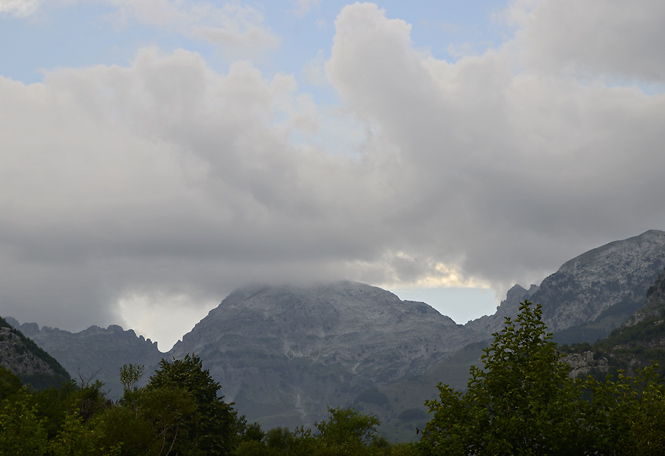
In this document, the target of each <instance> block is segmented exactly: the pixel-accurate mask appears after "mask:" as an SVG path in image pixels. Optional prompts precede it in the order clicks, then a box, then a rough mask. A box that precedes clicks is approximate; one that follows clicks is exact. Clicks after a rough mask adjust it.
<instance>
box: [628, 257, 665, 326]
mask: <svg viewBox="0 0 665 456" xmlns="http://www.w3.org/2000/svg"><path fill="white" fill-rule="evenodd" d="M663 318H665V270H663V271H662V272H661V273H660V275H659V276H658V279H657V280H656V283H654V285H653V286H652V287H650V288H649V289H648V290H647V300H646V303H645V304H644V307H642V308H641V309H640V310H638V311H637V312H635V313H634V314H633V315H632V316H631V317H630V318H629V319H628V321H627V322H626V323H625V326H635V325H637V324H638V323H641V322H643V321H647V320H654V323H660V320H662V319H663Z"/></svg>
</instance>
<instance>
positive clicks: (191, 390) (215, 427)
mask: <svg viewBox="0 0 665 456" xmlns="http://www.w3.org/2000/svg"><path fill="white" fill-rule="evenodd" d="M220 389H221V386H220V384H219V383H217V382H216V381H215V380H214V379H213V378H212V377H211V376H210V372H209V371H208V370H207V369H203V363H202V362H201V359H200V358H198V357H197V356H196V355H187V356H185V358H184V359H181V360H176V359H174V360H173V361H171V362H169V361H166V360H162V361H161V362H160V364H159V369H158V370H157V371H156V372H155V374H154V375H153V376H152V377H150V381H149V383H148V385H147V386H146V387H145V394H147V395H155V394H156V393H158V392H161V393H160V394H164V393H166V392H170V393H171V394H175V395H176V396H177V397H178V398H179V402H178V403H180V404H182V405H183V407H184V408H183V409H181V410H180V411H178V410H177V409H173V410H170V411H169V413H170V415H169V416H171V417H174V418H177V419H178V425H177V426H170V427H169V430H168V432H169V435H170V436H171V437H172V438H173V442H174V443H173V446H172V449H173V452H172V453H170V454H188V455H189V454H192V455H194V454H202V455H225V454H229V453H230V452H231V450H232V449H233V447H234V445H235V443H236V434H237V432H236V431H237V426H238V419H237V413H236V411H235V410H234V409H233V404H227V403H225V402H224V400H223V399H224V396H221V395H219V390H220ZM182 393H186V395H188V396H189V397H191V403H190V402H188V400H187V399H186V398H185V397H183V395H182ZM161 404H162V405H163V406H166V405H168V404H173V403H170V402H168V401H167V402H164V401H161ZM190 404H191V406H190ZM190 407H193V408H191V409H190ZM180 412H182V413H180ZM174 433H178V434H177V435H175V434H174Z"/></svg>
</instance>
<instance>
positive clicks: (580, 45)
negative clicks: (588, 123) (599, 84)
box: [504, 0, 665, 82]
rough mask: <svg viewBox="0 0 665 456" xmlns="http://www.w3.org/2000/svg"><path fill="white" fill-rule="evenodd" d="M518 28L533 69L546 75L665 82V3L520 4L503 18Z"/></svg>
mask: <svg viewBox="0 0 665 456" xmlns="http://www.w3.org/2000/svg"><path fill="white" fill-rule="evenodd" d="M504 18H505V19H506V20H507V21H508V22H509V23H511V24H512V25H516V26H519V27H520V29H519V32H518V44H519V46H520V47H521V49H522V51H523V52H524V53H525V55H526V58H527V59H528V60H529V64H530V65H532V66H534V67H539V68H541V69H542V70H544V71H548V72H552V71H556V72H558V71H565V72H569V73H570V72H572V73H578V74H579V73H583V74H585V75H587V76H590V75H592V76H599V75H608V76H611V77H620V78H627V79H628V80H632V79H637V80H645V81H661V82H662V80H663V79H664V78H665V62H663V57H662V49H661V46H660V43H662V42H663V41H664V40H665V28H663V26H662V24H663V20H665V4H663V3H662V2H652V1H650V0H638V1H633V2H630V4H629V5H628V4H626V3H625V2H622V1H621V0H611V1H605V0H590V1H585V2H582V3H580V2H576V1H574V0H562V1H561V0H541V1H538V2H534V1H532V0H519V1H516V2H514V3H513V4H512V5H511V7H510V8H508V9H507V11H506V12H505V13H504Z"/></svg>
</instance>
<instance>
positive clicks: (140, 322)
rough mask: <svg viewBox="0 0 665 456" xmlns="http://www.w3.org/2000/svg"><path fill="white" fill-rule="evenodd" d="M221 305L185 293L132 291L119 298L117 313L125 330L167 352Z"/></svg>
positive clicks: (217, 301) (217, 302)
mask: <svg viewBox="0 0 665 456" xmlns="http://www.w3.org/2000/svg"><path fill="white" fill-rule="evenodd" d="M217 305H219V300H213V299H198V298H197V299H193V298H192V297H190V296H188V295H185V294H167V293H154V294H149V293H130V294H127V295H125V296H124V297H122V298H120V299H119V300H118V301H117V304H116V312H117V314H118V317H119V318H120V319H121V320H122V322H123V327H124V329H125V330H127V329H133V330H134V332H136V334H137V335H140V336H143V337H145V338H146V339H151V340H152V341H153V342H158V348H159V350H160V351H161V352H167V351H169V350H170V349H171V348H172V347H173V345H175V343H176V342H178V340H180V339H182V336H184V335H185V334H186V333H188V332H189V331H190V330H191V329H192V328H193V327H194V326H195V325H196V324H197V323H198V322H199V321H201V319H203V318H204V317H205V316H206V315H207V314H208V312H209V311H210V310H211V309H213V308H215V307H216V306H217Z"/></svg>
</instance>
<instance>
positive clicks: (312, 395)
mask: <svg viewBox="0 0 665 456" xmlns="http://www.w3.org/2000/svg"><path fill="white" fill-rule="evenodd" d="M478 337H480V336H479V335H478V334H476V333H475V332H473V331H468V330H464V328H463V327H461V326H459V325H457V324H455V322H454V321H453V320H451V319H450V318H448V317H445V316H443V315H441V314H439V313H438V312H437V311H436V310H434V309H433V308H431V307H430V306H429V305H427V304H424V303H418V302H411V301H401V300H400V299H399V298H398V297H397V296H395V295H393V294H392V293H389V292H387V291H385V290H382V289H380V288H376V287H372V286H369V285H365V284H360V283H354V282H338V283H333V284H321V285H313V286H309V287H296V286H273V287H269V286H253V287H247V288H243V289H240V290H237V291H235V292H233V293H231V294H230V295H229V296H228V297H227V298H226V299H225V300H224V301H222V303H221V304H220V305H219V307H217V308H216V309H213V310H212V311H210V313H209V314H208V316H207V317H205V318H204V319H203V320H201V322H199V323H198V324H197V325H196V326H195V327H194V329H193V330H192V331H191V332H190V333H189V334H187V335H185V337H183V340H182V341H180V342H178V343H177V344H176V345H175V346H174V347H173V350H172V351H171V352H170V353H169V355H173V356H175V357H182V356H184V355H185V354H186V353H190V352H194V353H197V354H198V355H199V356H200V357H201V359H202V360H203V361H204V363H205V364H206V368H208V369H210V373H211V374H212V375H213V377H214V378H215V379H216V380H217V381H220V382H221V384H222V385H223V387H224V394H225V396H226V397H227V399H229V400H232V401H235V402H236V404H237V406H238V410H240V411H241V412H242V413H245V414H247V416H248V418H250V419H251V420H260V421H261V422H262V423H264V424H266V425H268V426H270V425H278V424H279V425H285V424H286V425H295V424H298V425H300V424H303V423H308V422H309V423H311V422H312V421H314V420H315V419H319V418H320V417H321V416H323V415H324V414H325V413H326V406H328V405H331V406H335V405H339V404H346V403H349V402H351V401H352V400H353V399H354V398H355V397H356V396H357V395H358V394H359V393H360V392H362V391H364V390H365V389H367V388H369V387H374V386H376V385H382V384H389V383H393V382H395V381H397V380H399V379H402V378H405V377H407V376H415V375H419V374H422V373H424V372H426V371H427V370H428V369H429V368H430V367H431V366H432V365H433V364H434V363H435V362H436V361H437V360H441V359H444V358H445V357H446V356H449V355H450V354H452V353H453V352H454V351H455V350H457V349H459V348H461V347H462V346H464V345H466V344H467V343H469V342H470V341H473V340H477V339H478Z"/></svg>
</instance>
